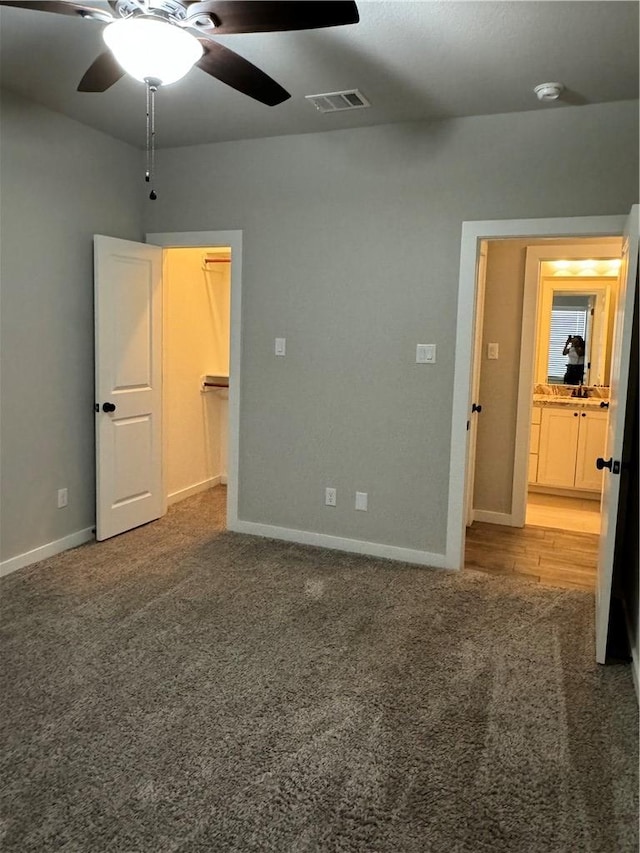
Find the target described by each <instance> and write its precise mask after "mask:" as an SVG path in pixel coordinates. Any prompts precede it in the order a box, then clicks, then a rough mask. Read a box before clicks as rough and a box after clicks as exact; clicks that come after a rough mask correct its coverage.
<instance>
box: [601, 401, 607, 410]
mask: <svg viewBox="0 0 640 853" xmlns="http://www.w3.org/2000/svg"><path fill="white" fill-rule="evenodd" d="M600 408H601V409H608V408H609V403H607V402H606V401H605V400H603V401H602V402H601V403H600Z"/></svg>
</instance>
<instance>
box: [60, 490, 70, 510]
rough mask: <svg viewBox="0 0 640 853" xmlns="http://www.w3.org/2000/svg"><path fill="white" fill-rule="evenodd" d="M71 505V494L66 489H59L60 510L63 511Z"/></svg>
mask: <svg viewBox="0 0 640 853" xmlns="http://www.w3.org/2000/svg"><path fill="white" fill-rule="evenodd" d="M68 503H69V493H68V491H67V490H66V489H58V509H62V508H63V507H65V506H67V504H68Z"/></svg>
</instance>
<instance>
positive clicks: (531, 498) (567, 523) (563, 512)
mask: <svg viewBox="0 0 640 853" xmlns="http://www.w3.org/2000/svg"><path fill="white" fill-rule="evenodd" d="M527 525H533V526H534V527H555V528H560V529H561V530H572V531H574V532H575V533H596V534H598V533H600V501H599V500H597V501H595V500H586V499H580V498H569V497H560V496H557V495H547V494H543V493H540V492H529V494H528V496H527Z"/></svg>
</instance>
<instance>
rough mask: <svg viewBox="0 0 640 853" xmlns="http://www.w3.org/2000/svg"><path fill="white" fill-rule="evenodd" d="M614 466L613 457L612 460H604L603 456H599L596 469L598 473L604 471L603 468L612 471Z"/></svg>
mask: <svg viewBox="0 0 640 853" xmlns="http://www.w3.org/2000/svg"><path fill="white" fill-rule="evenodd" d="M612 465H613V457H611V458H610V459H603V458H602V456H598V458H597V459H596V468H597V469H598V471H602V469H603V468H608V469H609V470H610V471H611V466H612Z"/></svg>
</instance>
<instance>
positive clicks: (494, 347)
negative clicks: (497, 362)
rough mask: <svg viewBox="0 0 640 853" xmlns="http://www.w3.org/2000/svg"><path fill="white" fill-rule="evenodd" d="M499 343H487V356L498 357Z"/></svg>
mask: <svg viewBox="0 0 640 853" xmlns="http://www.w3.org/2000/svg"><path fill="white" fill-rule="evenodd" d="M498 351H499V344H487V358H492V359H495V358H498Z"/></svg>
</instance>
